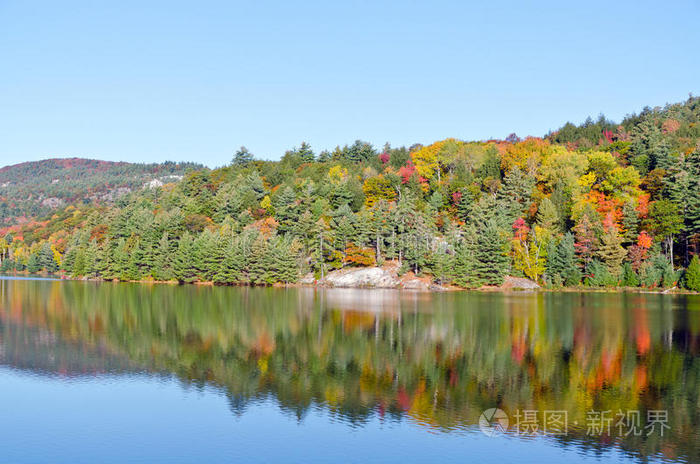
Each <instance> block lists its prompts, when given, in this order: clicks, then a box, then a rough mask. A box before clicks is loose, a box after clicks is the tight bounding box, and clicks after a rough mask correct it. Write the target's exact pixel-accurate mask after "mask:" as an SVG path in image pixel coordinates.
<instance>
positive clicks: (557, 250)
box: [547, 233, 581, 286]
mask: <svg viewBox="0 0 700 464" xmlns="http://www.w3.org/2000/svg"><path fill="white" fill-rule="evenodd" d="M549 247H550V248H549V251H548V254H547V255H548V257H549V259H548V261H547V275H548V277H549V280H550V282H551V283H552V284H554V285H557V286H559V285H567V286H574V285H578V284H580V283H581V271H580V270H579V268H578V266H577V262H576V261H577V260H576V248H575V246H574V236H573V235H572V234H571V233H566V234H565V235H564V236H563V237H562V238H561V240H559V242H558V243H557V242H556V241H555V240H552V241H551V242H550V245H549Z"/></svg>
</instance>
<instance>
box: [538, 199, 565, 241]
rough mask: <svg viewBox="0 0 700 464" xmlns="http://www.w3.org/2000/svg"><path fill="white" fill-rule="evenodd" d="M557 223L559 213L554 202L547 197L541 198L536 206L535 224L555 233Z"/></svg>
mask: <svg viewBox="0 0 700 464" xmlns="http://www.w3.org/2000/svg"><path fill="white" fill-rule="evenodd" d="M559 224H560V219H559V213H557V208H556V207H555V206H554V203H552V200H550V199H549V198H547V197H545V198H543V199H542V201H541V202H540V206H539V208H537V225H538V226H540V227H541V228H543V229H545V230H547V231H549V232H552V233H555V234H556V233H558V232H559Z"/></svg>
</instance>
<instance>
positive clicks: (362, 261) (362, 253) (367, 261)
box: [345, 242, 374, 266]
mask: <svg viewBox="0 0 700 464" xmlns="http://www.w3.org/2000/svg"><path fill="white" fill-rule="evenodd" d="M345 262H347V263H352V264H355V265H357V266H374V249H373V248H366V247H359V246H356V245H355V244H354V243H352V242H350V243H349V244H348V246H347V248H346V249H345Z"/></svg>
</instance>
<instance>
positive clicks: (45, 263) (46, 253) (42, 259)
mask: <svg viewBox="0 0 700 464" xmlns="http://www.w3.org/2000/svg"><path fill="white" fill-rule="evenodd" d="M39 265H40V266H41V268H42V269H44V270H46V272H51V273H53V272H57V271H58V263H57V262H56V259H55V258H54V253H53V249H52V248H51V244H50V243H49V242H44V244H43V245H42V246H41V249H40V251H39Z"/></svg>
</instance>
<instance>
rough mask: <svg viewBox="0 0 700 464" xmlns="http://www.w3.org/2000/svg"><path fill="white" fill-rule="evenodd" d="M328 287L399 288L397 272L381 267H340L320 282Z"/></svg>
mask: <svg viewBox="0 0 700 464" xmlns="http://www.w3.org/2000/svg"><path fill="white" fill-rule="evenodd" d="M318 283H319V284H320V285H326V286H328V287H343V288H397V287H398V286H399V279H398V277H397V276H396V274H394V273H392V272H390V271H387V270H386V269H382V268H380V267H365V268H354V269H340V270H337V271H332V272H329V273H328V275H326V277H325V278H324V279H321V280H320V281H319V282H318Z"/></svg>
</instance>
